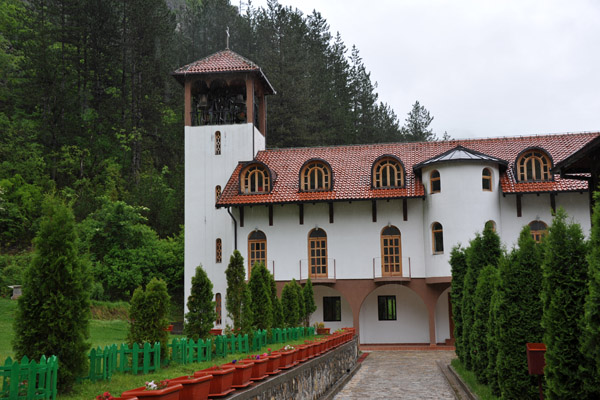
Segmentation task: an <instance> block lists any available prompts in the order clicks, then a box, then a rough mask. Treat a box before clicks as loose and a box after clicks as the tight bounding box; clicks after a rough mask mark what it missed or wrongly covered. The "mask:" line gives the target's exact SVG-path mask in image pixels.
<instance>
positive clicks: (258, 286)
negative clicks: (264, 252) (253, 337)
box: [248, 262, 273, 329]
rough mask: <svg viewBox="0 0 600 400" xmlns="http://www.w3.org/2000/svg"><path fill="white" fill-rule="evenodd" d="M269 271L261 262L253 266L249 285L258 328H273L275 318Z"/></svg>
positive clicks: (253, 312)
mask: <svg viewBox="0 0 600 400" xmlns="http://www.w3.org/2000/svg"><path fill="white" fill-rule="evenodd" d="M268 274H269V271H268V270H267V269H266V268H265V266H264V264H263V263H261V262H258V263H255V264H254V266H253V267H252V274H251V276H250V281H249V282H248V287H249V289H250V295H251V297H252V303H251V304H252V315H253V317H254V322H253V324H252V325H253V326H254V327H255V328H256V329H269V328H271V324H272V320H273V306H272V304H271V284H270V282H269V276H268Z"/></svg>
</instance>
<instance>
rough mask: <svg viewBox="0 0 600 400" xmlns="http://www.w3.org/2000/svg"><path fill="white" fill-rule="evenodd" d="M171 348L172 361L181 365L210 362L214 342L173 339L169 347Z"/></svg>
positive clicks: (208, 340)
mask: <svg viewBox="0 0 600 400" xmlns="http://www.w3.org/2000/svg"><path fill="white" fill-rule="evenodd" d="M168 346H169V348H171V360H173V361H175V362H177V363H179V364H190V363H196V362H203V361H210V360H211V359H212V340H210V339H207V340H202V339H198V340H197V341H194V339H185V338H181V339H173V340H172V341H171V343H170V344H169V345H168Z"/></svg>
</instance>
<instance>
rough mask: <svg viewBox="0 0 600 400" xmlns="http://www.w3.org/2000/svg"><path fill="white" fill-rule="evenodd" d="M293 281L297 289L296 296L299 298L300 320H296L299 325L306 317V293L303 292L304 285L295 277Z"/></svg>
mask: <svg viewBox="0 0 600 400" xmlns="http://www.w3.org/2000/svg"><path fill="white" fill-rule="evenodd" d="M293 282H294V283H295V285H294V289H296V298H297V299H298V321H297V322H296V326H299V325H302V324H303V323H304V318H305V316H306V306H305V303H304V293H303V292H302V286H300V285H299V284H298V282H296V280H295V279H294V280H293Z"/></svg>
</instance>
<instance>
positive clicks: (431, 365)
mask: <svg viewBox="0 0 600 400" xmlns="http://www.w3.org/2000/svg"><path fill="white" fill-rule="evenodd" d="M454 357H455V355H454V351H435V350H429V351H405V350H403V351H372V352H370V354H369V356H368V357H367V358H366V359H365V360H364V361H363V363H362V367H361V368H360V369H359V370H358V372H357V373H356V375H354V376H353V377H352V379H351V380H350V381H349V382H348V383H347V384H346V386H344V388H343V389H342V390H341V391H340V392H339V393H338V394H337V395H336V396H335V397H334V400H354V399H357V400H358V399H361V400H363V399H435V400H445V399H448V400H454V399H455V396H454V392H453V391H452V389H451V388H450V385H448V382H447V381H446V378H444V375H443V374H442V372H441V371H440V369H439V368H438V366H437V365H436V361H438V360H442V361H444V362H446V363H450V360H451V359H452V358H454Z"/></svg>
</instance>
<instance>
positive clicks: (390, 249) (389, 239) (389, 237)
mask: <svg viewBox="0 0 600 400" xmlns="http://www.w3.org/2000/svg"><path fill="white" fill-rule="evenodd" d="M381 275H382V276H402V236H401V233H400V229H398V228H397V227H395V226H394V225H389V226H386V227H385V228H383V229H382V230H381Z"/></svg>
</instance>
